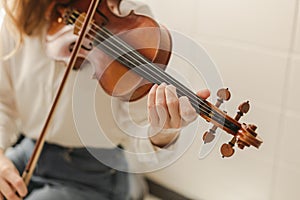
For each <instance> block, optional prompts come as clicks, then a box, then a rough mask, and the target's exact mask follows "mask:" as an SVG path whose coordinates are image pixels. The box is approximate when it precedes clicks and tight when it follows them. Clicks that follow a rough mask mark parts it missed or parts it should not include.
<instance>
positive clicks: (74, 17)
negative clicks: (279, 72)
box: [74, 16, 210, 109]
mask: <svg viewBox="0 0 300 200" xmlns="http://www.w3.org/2000/svg"><path fill="white" fill-rule="evenodd" d="M74 18H76V16H74ZM79 22H80V20H79ZM93 25H94V26H96V25H95V24H93ZM98 29H99V30H101V29H100V28H98ZM91 30H92V31H93V32H94V33H95V34H98V32H97V31H95V30H93V29H91ZM100 36H101V37H102V35H100ZM91 37H92V39H93V37H94V36H91ZM107 37H111V34H110V35H109V34H107ZM102 38H103V37H102ZM111 38H113V37H111ZM94 39H95V38H94ZM104 39H107V38H104ZM113 39H115V38H113ZM96 40H97V38H96ZM116 41H117V40H116ZM98 42H99V43H100V41H98ZM117 42H118V43H120V41H117ZM111 44H113V43H111ZM120 44H121V43H120ZM113 45H114V44H113ZM122 45H123V46H124V45H125V44H122ZM114 46H115V45H114ZM125 47H126V48H127V50H130V51H132V50H133V49H128V48H129V47H128V46H125ZM116 48H119V47H116ZM123 51H124V50H123ZM118 54H119V53H118ZM136 56H137V57H140V58H142V59H144V57H141V55H139V54H136ZM132 59H133V60H134V59H136V58H134V57H132ZM132 59H131V60H132ZM131 60H129V61H131ZM136 61H138V60H136ZM144 61H145V62H147V63H149V62H150V61H148V60H144ZM153 68H154V69H155V68H156V69H157V70H161V69H160V68H157V67H156V66H153ZM144 72H145V71H144ZM158 72H160V71H158ZM145 73H146V74H149V73H148V72H145ZM160 73H162V72H160ZM156 74H157V73H156ZM156 74H155V75H156ZM162 75H164V74H162ZM152 77H155V76H152ZM159 77H161V76H159ZM166 78H167V79H168V77H166ZM171 78H172V77H171ZM161 82H162V81H161ZM169 82H172V80H171V81H169ZM173 82H175V81H173ZM177 85H179V87H180V86H181V85H180V83H177ZM179 89H180V88H179ZM183 89H184V90H186V91H187V92H190V93H191V94H192V95H193V96H195V97H198V96H196V95H195V94H194V93H192V92H191V91H189V90H188V89H186V88H183ZM185 95H186V94H185ZM198 98H199V97H198ZM190 99H191V100H194V99H193V98H192V97H190ZM199 100H202V99H199ZM195 103H197V104H196V105H198V103H199V102H195ZM203 103H204V102H203ZM209 109H210V108H209Z"/></svg>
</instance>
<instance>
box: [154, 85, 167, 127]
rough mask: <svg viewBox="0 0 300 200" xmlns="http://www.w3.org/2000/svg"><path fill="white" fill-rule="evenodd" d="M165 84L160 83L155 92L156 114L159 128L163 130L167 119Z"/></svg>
mask: <svg viewBox="0 0 300 200" xmlns="http://www.w3.org/2000/svg"><path fill="white" fill-rule="evenodd" d="M165 88H166V84H165V83H162V84H161V85H159V86H158V87H157V90H156V99H155V104H156V112H157V114H158V118H159V127H160V128H163V127H164V126H165V123H166V122H167V120H168V119H169V114H168V108H167V105H166V95H165Z"/></svg>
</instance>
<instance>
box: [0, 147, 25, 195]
mask: <svg viewBox="0 0 300 200" xmlns="http://www.w3.org/2000/svg"><path fill="white" fill-rule="evenodd" d="M16 192H17V193H18V194H19V195H20V196H21V197H25V196H26V194H27V187H26V184H25V183H24V181H23V179H22V178H21V176H20V174H19V172H18V170H17V169H16V167H15V166H14V164H13V163H12V162H11V161H10V160H9V159H8V158H7V157H6V156H5V155H4V152H3V150H1V149H0V199H1V200H2V199H3V198H4V197H5V198H6V199H7V200H21V198H20V197H18V196H17V194H16Z"/></svg>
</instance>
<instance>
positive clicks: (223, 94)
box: [215, 88, 231, 108]
mask: <svg viewBox="0 0 300 200" xmlns="http://www.w3.org/2000/svg"><path fill="white" fill-rule="evenodd" d="M217 96H218V97H219V98H218V99H217V103H216V105H215V106H216V107H217V108H219V107H220V106H221V104H222V103H224V101H228V100H229V99H230V97H231V94H230V92H229V90H228V88H226V89H225V88H222V89H219V90H218V92H217Z"/></svg>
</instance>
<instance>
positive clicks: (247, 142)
mask: <svg viewBox="0 0 300 200" xmlns="http://www.w3.org/2000/svg"><path fill="white" fill-rule="evenodd" d="M217 96H218V99H217V102H216V104H215V107H216V108H219V107H220V106H221V105H222V103H224V101H228V100H229V99H230V97H231V94H230V92H229V90H228V88H226V89H225V88H222V89H220V90H218V92H217ZM249 109H250V104H249V101H247V102H244V103H242V104H241V105H239V107H238V112H237V114H236V116H235V117H234V120H236V121H239V120H240V119H241V117H242V116H243V115H244V114H246V113H247V112H248V111H249ZM223 112H224V113H226V112H225V111H223ZM218 127H219V126H218V125H213V127H212V128H210V129H209V130H208V131H206V132H205V133H204V134H203V141H204V144H206V143H210V142H212V141H213V140H214V138H215V133H216V130H217V129H218ZM241 127H242V129H241V130H239V131H238V132H237V133H236V134H234V135H233V138H232V139H231V141H230V142H228V143H224V144H223V145H222V146H221V149H220V150H221V154H222V156H223V158H224V157H231V156H232V155H233V154H234V146H235V145H236V144H237V146H238V147H239V148H240V149H244V148H245V147H249V146H251V145H252V146H254V147H256V148H258V147H259V146H260V145H261V143H262V140H261V139H260V138H259V137H257V133H256V132H255V131H256V129H257V127H256V126H255V125H253V124H250V125H246V124H242V125H241Z"/></svg>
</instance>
